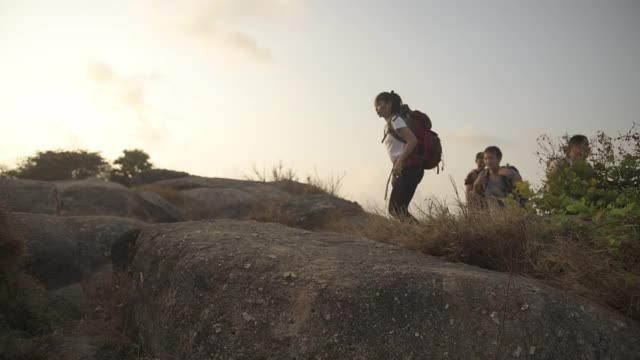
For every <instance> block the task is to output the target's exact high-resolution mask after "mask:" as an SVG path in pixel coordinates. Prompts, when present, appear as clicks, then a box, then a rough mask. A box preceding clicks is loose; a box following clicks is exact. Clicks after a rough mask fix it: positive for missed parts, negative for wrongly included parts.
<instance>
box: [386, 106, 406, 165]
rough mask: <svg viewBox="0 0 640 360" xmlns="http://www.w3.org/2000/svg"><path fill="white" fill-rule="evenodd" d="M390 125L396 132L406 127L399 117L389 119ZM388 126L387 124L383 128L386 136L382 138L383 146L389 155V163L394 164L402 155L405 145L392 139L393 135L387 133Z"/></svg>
mask: <svg viewBox="0 0 640 360" xmlns="http://www.w3.org/2000/svg"><path fill="white" fill-rule="evenodd" d="M391 125H392V126H393V129H394V130H395V131H396V132H397V131H398V129H402V128H406V127H407V123H406V122H405V121H404V119H403V118H402V117H401V116H400V115H396V116H395V117H394V118H393V119H391ZM388 126H389V125H388V124H387V125H385V127H384V131H385V134H387V136H386V137H385V138H384V145H385V146H386V147H387V152H388V153H389V158H390V159H391V163H393V164H395V163H396V160H397V159H398V158H399V157H400V155H402V151H403V150H404V145H405V143H403V142H402V141H400V140H398V139H396V138H395V137H393V135H391V134H390V133H389V129H388Z"/></svg>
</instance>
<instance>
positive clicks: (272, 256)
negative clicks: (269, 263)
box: [267, 255, 278, 259]
mask: <svg viewBox="0 0 640 360" xmlns="http://www.w3.org/2000/svg"><path fill="white" fill-rule="evenodd" d="M267 257H268V258H270V259H277V258H278V257H277V256H275V255H267Z"/></svg>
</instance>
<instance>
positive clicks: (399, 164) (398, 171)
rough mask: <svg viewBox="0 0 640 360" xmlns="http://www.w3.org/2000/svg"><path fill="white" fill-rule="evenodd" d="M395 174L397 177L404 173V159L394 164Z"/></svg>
mask: <svg viewBox="0 0 640 360" xmlns="http://www.w3.org/2000/svg"><path fill="white" fill-rule="evenodd" d="M393 175H395V176H396V177H397V176H400V175H402V161H396V163H395V164H394V165H393Z"/></svg>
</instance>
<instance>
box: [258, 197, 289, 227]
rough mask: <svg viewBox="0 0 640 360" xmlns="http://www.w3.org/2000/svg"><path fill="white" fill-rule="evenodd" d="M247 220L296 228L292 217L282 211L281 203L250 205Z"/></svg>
mask: <svg viewBox="0 0 640 360" xmlns="http://www.w3.org/2000/svg"><path fill="white" fill-rule="evenodd" d="M247 218H248V219H251V220H255V221H259V222H270V223H277V224H283V225H286V226H291V227H296V226H297V225H298V224H297V221H296V219H295V218H294V217H292V216H291V215H290V214H288V213H287V212H286V211H284V210H283V206H282V202H278V201H271V202H268V203H266V202H256V203H254V204H252V206H251V210H250V211H249V214H248V215H247Z"/></svg>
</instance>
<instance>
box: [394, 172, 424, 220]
mask: <svg viewBox="0 0 640 360" xmlns="http://www.w3.org/2000/svg"><path fill="white" fill-rule="evenodd" d="M423 176H424V169H423V168H421V167H410V168H406V169H403V170H402V174H401V175H400V176H399V177H398V178H395V179H393V182H392V186H393V190H391V197H390V198H389V214H391V216H393V217H395V218H397V219H400V220H409V221H415V222H417V220H416V218H415V217H413V215H411V214H410V213H409V204H410V203H411V199H413V195H414V194H415V193H416V188H417V187H418V184H420V181H422V177H423Z"/></svg>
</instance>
